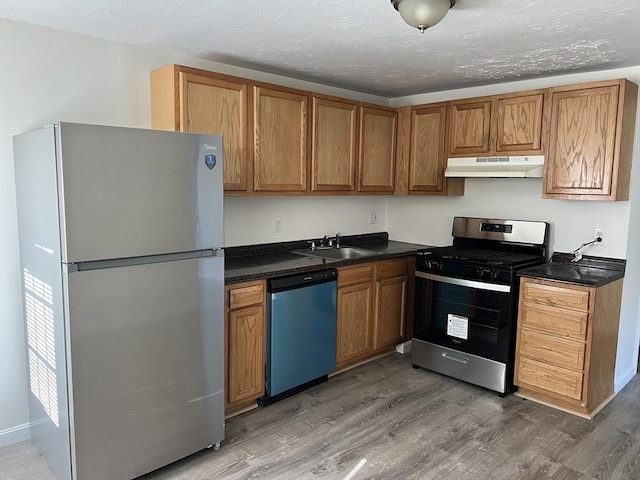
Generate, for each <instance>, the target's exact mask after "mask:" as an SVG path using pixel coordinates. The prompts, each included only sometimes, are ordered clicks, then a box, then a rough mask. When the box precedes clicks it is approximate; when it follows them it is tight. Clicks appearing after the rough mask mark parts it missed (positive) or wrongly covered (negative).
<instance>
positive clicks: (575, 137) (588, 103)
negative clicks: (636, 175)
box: [547, 86, 619, 195]
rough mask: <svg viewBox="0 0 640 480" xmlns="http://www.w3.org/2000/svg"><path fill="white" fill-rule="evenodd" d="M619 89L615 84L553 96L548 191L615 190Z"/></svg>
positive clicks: (606, 192)
mask: <svg viewBox="0 0 640 480" xmlns="http://www.w3.org/2000/svg"><path fill="white" fill-rule="evenodd" d="M618 90H619V88H618V87H617V86H611V87H603V88H594V89H586V90H578V91H573V92H561V93H555V94H553V95H552V99H551V113H552V115H551V139H550V144H549V157H550V158H551V159H553V161H552V162H550V163H549V167H548V169H547V181H548V182H549V183H548V184H547V192H548V193H551V192H565V193H571V192H574V193H580V194H589V193H595V194H603V195H609V194H610V193H611V179H612V174H613V171H612V170H613V162H614V154H615V151H614V149H615V129H616V113H617V108H618Z"/></svg>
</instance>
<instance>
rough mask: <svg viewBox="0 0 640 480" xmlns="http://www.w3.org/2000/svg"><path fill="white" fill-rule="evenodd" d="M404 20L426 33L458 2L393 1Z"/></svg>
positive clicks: (454, 0)
mask: <svg viewBox="0 0 640 480" xmlns="http://www.w3.org/2000/svg"><path fill="white" fill-rule="evenodd" d="M391 3H392V4H393V8H395V9H396V10H398V12H400V16H401V17H402V19H403V20H404V21H405V22H407V23H408V24H409V25H411V26H412V27H415V28H417V29H418V30H420V33H424V31H425V30H426V29H427V28H430V27H433V26H434V25H435V24H437V23H438V22H439V21H440V20H442V19H443V18H444V16H445V15H446V14H447V12H448V11H449V9H450V8H451V7H453V6H454V5H455V4H456V0H391Z"/></svg>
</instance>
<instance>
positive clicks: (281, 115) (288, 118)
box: [253, 86, 307, 192]
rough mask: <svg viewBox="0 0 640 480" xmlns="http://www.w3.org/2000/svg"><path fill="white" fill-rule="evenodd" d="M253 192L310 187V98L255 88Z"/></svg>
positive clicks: (301, 189)
mask: <svg viewBox="0 0 640 480" xmlns="http://www.w3.org/2000/svg"><path fill="white" fill-rule="evenodd" d="M253 101H254V105H253V107H254V110H253V115H254V131H253V141H254V189H255V190H256V191H279V192H303V191H305V190H306V188H307V95H306V94H304V93H302V92H298V91H293V90H292V91H284V90H270V89H267V88H263V87H257V86H256V87H254V96H253Z"/></svg>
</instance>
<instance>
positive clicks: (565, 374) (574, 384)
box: [516, 357, 582, 400]
mask: <svg viewBox="0 0 640 480" xmlns="http://www.w3.org/2000/svg"><path fill="white" fill-rule="evenodd" d="M516 380H517V383H518V385H519V386H525V384H526V385H527V386H531V387H536V388H541V389H543V390H547V391H549V392H551V393H554V394H560V395H563V396H566V397H569V398H572V399H574V400H581V399H582V373H581V372H575V371H573V370H567V369H566V368H561V367H556V366H554V365H549V364H546V363H542V362H538V361H536V360H532V359H530V358H527V357H520V358H519V361H518V372H517V376H516Z"/></svg>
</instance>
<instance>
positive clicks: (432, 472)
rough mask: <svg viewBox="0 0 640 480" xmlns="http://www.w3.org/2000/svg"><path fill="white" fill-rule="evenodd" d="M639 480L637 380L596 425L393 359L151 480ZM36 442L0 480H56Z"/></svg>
mask: <svg viewBox="0 0 640 480" xmlns="http://www.w3.org/2000/svg"><path fill="white" fill-rule="evenodd" d="M363 460H364V464H363V465H361V467H360V469H359V470H358V471H357V473H355V474H354V475H353V477H352V478H353V480H363V479H372V480H374V479H379V480H383V479H384V480H387V479H403V480H404V479H412V478H415V479H420V480H430V479H433V480H436V479H437V480H453V479H456V480H484V479H486V480H507V479H508V480H514V479H522V480H529V479H530V480H596V479H598V480H640V377H638V376H636V377H635V378H634V379H633V380H632V382H631V383H630V384H629V385H628V386H627V387H626V388H625V389H624V390H623V391H622V392H621V393H620V394H619V395H618V396H617V397H616V398H614V400H613V401H612V402H611V403H610V404H609V405H607V406H606V407H605V408H604V409H603V410H602V412H601V413H600V414H598V415H597V416H596V418H595V419H594V420H591V421H589V420H585V419H582V418H579V417H576V416H573V415H570V414H567V413H564V412H560V411H558V410H554V409H551V408H549V407H545V406H543V405H539V404H536V403H534V402H531V401H527V400H524V399H522V398H519V397H516V396H513V395H508V396H507V397H505V398H500V397H498V395H497V394H496V393H495V392H491V391H488V390H485V389H482V388H479V387H475V386H473V385H469V384H466V383H463V382H460V381H457V380H454V379H451V378H449V377H445V376H442V375H439V374H436V373H433V372H429V371H427V370H424V369H413V368H411V359H410V356H409V355H404V356H402V355H399V354H395V353H394V354H392V355H389V356H387V357H384V358H381V359H377V360H375V361H373V362H371V363H368V364H365V365H361V366H359V367H357V368H354V369H352V370H349V371H347V372H344V373H342V374H339V375H336V376H335V377H332V378H330V379H329V381H328V382H326V383H323V384H321V385H317V386H315V387H313V388H312V389H309V390H307V391H305V392H302V393H300V394H298V395H296V396H294V397H291V398H289V399H286V400H283V401H281V402H278V403H276V404H273V405H270V406H268V407H265V408H259V409H256V410H253V411H250V412H247V413H244V414H242V415H240V416H238V417H234V418H231V419H229V420H228V421H227V426H226V439H225V441H224V442H223V443H222V449H221V450H220V451H218V452H214V451H203V452H200V453H197V454H195V455H192V456H191V457H188V458H186V459H184V460H181V461H179V462H176V463H174V464H172V465H169V466H167V467H165V468H162V469H160V470H157V471H155V472H152V473H150V474H148V475H145V476H144V477H142V478H143V479H144V480H187V479H188V480H201V479H202V480H204V479H207V480H213V479H229V480H236V479H237V480H240V479H242V480H246V479H253V480H268V479H278V480H287V479H291V480H294V479H295V480H304V479H318V480H343V479H344V478H345V477H346V476H347V475H348V474H349V473H350V472H351V471H352V470H353V469H354V468H355V467H356V466H357V465H359V463H360V462H361V461H363ZM51 478H53V477H52V476H51V475H50V473H48V470H47V467H46V464H45V463H44V461H43V459H42V457H40V456H39V455H38V453H37V451H36V450H35V449H34V447H33V446H32V445H31V443H30V442H22V443H19V444H15V445H10V446H8V447H5V448H2V449H0V479H2V480H49V479H51Z"/></svg>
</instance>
